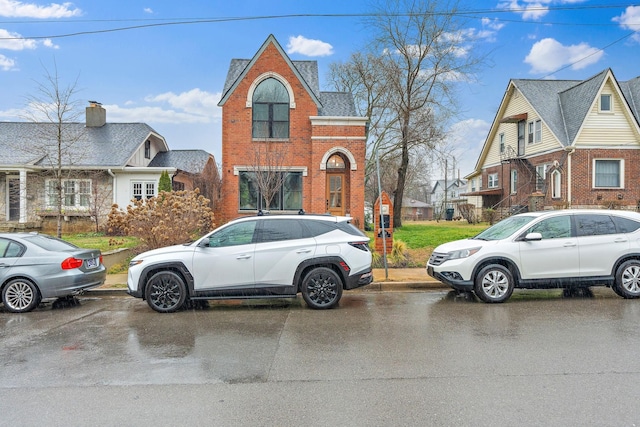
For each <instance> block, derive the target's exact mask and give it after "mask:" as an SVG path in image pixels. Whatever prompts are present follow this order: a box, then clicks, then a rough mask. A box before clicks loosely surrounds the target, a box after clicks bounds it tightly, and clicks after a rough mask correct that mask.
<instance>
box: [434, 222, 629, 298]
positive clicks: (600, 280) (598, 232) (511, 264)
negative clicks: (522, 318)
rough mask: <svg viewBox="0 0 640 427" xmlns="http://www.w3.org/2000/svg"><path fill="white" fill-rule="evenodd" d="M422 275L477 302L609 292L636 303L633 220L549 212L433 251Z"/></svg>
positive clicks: (504, 225) (505, 224) (506, 224)
mask: <svg viewBox="0 0 640 427" xmlns="http://www.w3.org/2000/svg"><path fill="white" fill-rule="evenodd" d="M427 273H428V274H429V275H430V276H432V277H434V278H436V279H438V280H440V281H441V282H443V283H445V284H447V285H449V286H451V287H452V288H454V289H457V290H459V291H473V292H474V293H475V294H476V296H477V297H478V298H480V299H481V300H483V301H485V302H503V301H505V300H507V299H508V298H509V297H510V296H511V293H512V292H513V289H514V288H565V289H571V288H585V287H589V286H597V285H600V286H609V287H611V289H613V291H614V292H615V293H617V294H618V295H620V296H622V297H624V298H638V297H640V214H639V213H637V212H629V211H621V210H553V211H542V212H530V213H524V214H519V215H513V216H511V217H508V218H506V219H504V220H502V221H500V222H498V223H497V224H495V225H493V226H492V227H489V228H488V229H486V230H485V231H483V232H482V233H480V234H478V235H477V236H475V237H473V238H470V239H464V240H457V241H455V242H449V243H445V244H443V245H440V246H438V247H437V248H435V250H434V251H433V253H432V255H431V258H429V262H428V263H427Z"/></svg>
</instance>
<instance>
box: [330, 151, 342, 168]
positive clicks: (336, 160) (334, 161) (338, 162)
mask: <svg viewBox="0 0 640 427" xmlns="http://www.w3.org/2000/svg"><path fill="white" fill-rule="evenodd" d="M344 168H345V164H344V159H343V158H342V156H340V155H339V154H334V155H332V156H331V157H329V160H327V169H344Z"/></svg>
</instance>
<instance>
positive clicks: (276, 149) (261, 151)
mask: <svg viewBox="0 0 640 427" xmlns="http://www.w3.org/2000/svg"><path fill="white" fill-rule="evenodd" d="M286 155H287V146H286V145H285V144H284V143H281V142H273V141H269V140H265V141H261V142H259V143H256V144H255V145H254V150H253V161H252V162H251V164H250V165H249V168H250V170H251V171H252V172H253V173H254V179H255V184H256V186H257V187H258V190H259V191H260V194H261V195H262V199H263V201H264V205H263V209H266V210H269V209H270V207H271V206H272V202H273V199H274V198H275V197H276V195H277V194H278V192H279V191H280V190H281V189H282V184H283V183H284V180H285V178H286V170H285V168H284V164H285V157H286ZM259 206H260V204H259V203H258V207H259Z"/></svg>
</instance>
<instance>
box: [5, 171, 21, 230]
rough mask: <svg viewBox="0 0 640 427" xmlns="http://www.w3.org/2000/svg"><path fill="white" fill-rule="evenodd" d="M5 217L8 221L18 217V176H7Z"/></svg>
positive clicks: (16, 219)
mask: <svg viewBox="0 0 640 427" xmlns="http://www.w3.org/2000/svg"><path fill="white" fill-rule="evenodd" d="M7 202H8V203H7V209H8V211H9V212H8V213H7V218H8V219H9V221H18V220H19V219H20V178H17V177H13V176H10V177H7Z"/></svg>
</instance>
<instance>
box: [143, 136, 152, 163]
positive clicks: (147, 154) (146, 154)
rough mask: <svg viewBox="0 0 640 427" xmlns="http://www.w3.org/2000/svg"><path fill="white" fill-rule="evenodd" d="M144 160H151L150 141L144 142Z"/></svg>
mask: <svg viewBox="0 0 640 427" xmlns="http://www.w3.org/2000/svg"><path fill="white" fill-rule="evenodd" d="M144 158H145V159H150V158H151V141H149V140H148V139H147V140H146V141H145V142H144Z"/></svg>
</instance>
